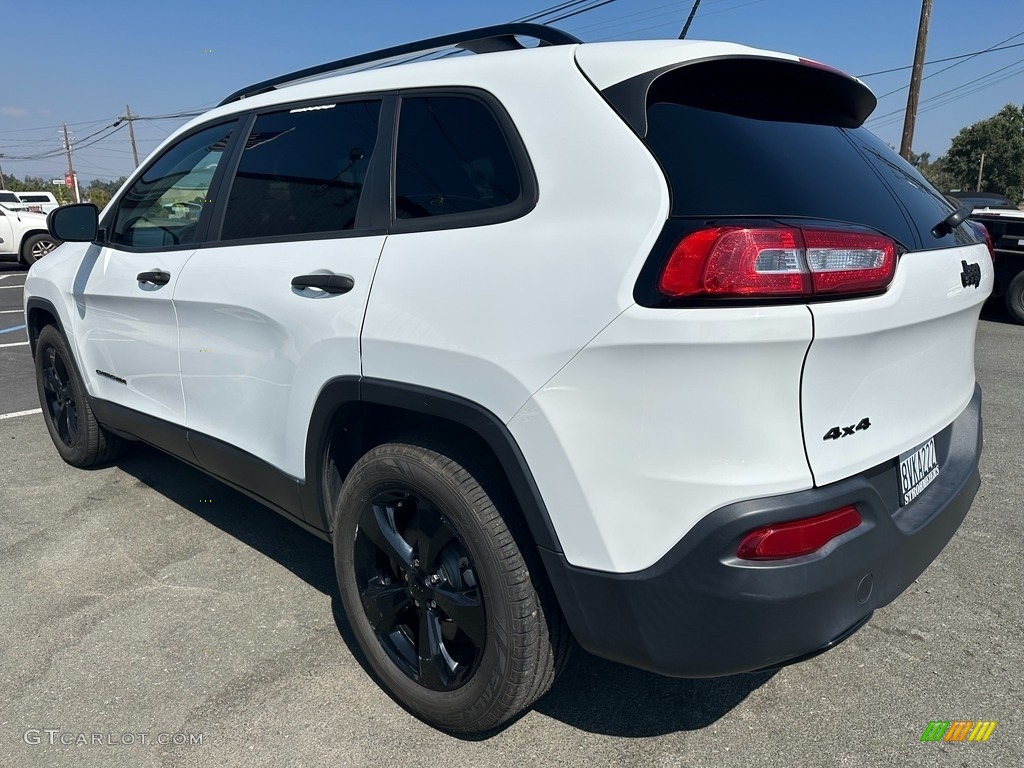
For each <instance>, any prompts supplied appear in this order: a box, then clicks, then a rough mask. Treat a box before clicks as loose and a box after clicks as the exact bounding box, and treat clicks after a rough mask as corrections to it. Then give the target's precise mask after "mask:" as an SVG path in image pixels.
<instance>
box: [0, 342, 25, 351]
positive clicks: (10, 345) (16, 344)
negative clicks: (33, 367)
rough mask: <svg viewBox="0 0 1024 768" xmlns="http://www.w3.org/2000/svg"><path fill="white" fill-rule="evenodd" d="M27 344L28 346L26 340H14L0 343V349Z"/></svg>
mask: <svg viewBox="0 0 1024 768" xmlns="http://www.w3.org/2000/svg"><path fill="white" fill-rule="evenodd" d="M27 346H28V342H27V341H16V342H14V343H13V344H0V349H3V348H4V347H27Z"/></svg>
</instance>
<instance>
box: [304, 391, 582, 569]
mask: <svg viewBox="0 0 1024 768" xmlns="http://www.w3.org/2000/svg"><path fill="white" fill-rule="evenodd" d="M359 403H366V404H372V405H379V406H385V407H388V408H394V409H398V410H403V411H410V412H412V413H415V414H418V415H421V416H429V417H433V418H436V419H441V420H444V421H448V422H452V423H454V424H458V425H459V426H461V427H463V428H466V429H469V430H470V431H472V432H473V433H475V434H476V435H477V437H479V438H480V439H481V440H483V441H484V443H486V445H487V446H488V447H489V448H490V449H491V451H492V452H493V454H494V456H495V457H496V459H497V460H498V462H499V464H500V465H501V469H502V471H503V472H504V473H505V475H506V477H507V478H508V481H509V485H510V486H511V488H512V492H513V494H514V495H515V497H516V501H517V502H518V504H519V508H520V509H521V510H522V513H523V517H524V519H525V520H526V524H527V525H528V526H529V528H530V533H531V534H532V535H533V539H534V542H535V543H536V544H537V545H538V546H540V547H544V548H545V549H548V550H550V551H553V552H561V551H562V547H561V544H560V543H559V541H558V536H557V535H556V534H555V530H554V527H553V526H552V525H551V519H550V517H549V515H548V511H547V507H546V506H545V504H544V499H543V498H542V497H541V494H540V489H539V488H538V487H537V483H536V481H535V480H534V478H533V473H532V472H531V471H530V468H529V465H528V464H527V462H526V459H525V457H524V456H523V453H522V451H521V450H520V448H519V445H518V443H516V441H515V438H513V437H512V434H511V433H510V432H509V430H508V428H507V427H506V426H505V424H504V423H502V421H501V420H500V419H499V418H498V417H497V416H495V415H494V414H493V413H491V412H490V411H489V410H487V409H486V408H484V407H483V406H481V405H479V404H478V403H475V402H473V401H471V400H467V399H465V398H462V397H459V396H457V395H452V394H450V393H447V392H442V391H439V390H435V389H429V388H426V387H418V386H415V385H413V384H406V383H403V382H396V381H388V380H385V379H375V378H369V377H362V378H361V377H356V376H345V377H339V378H337V379H332V380H331V381H329V382H328V383H327V384H325V385H324V387H323V389H322V390H321V391H320V395H319V397H318V398H317V402H316V405H315V406H314V408H313V414H312V417H311V418H310V426H309V431H308V432H307V437H306V482H305V483H303V484H302V485H301V486H300V488H299V496H300V499H301V503H302V509H303V513H304V516H305V518H306V521H307V522H308V523H310V524H313V525H317V526H318V527H322V528H323V529H324V530H327V529H329V521H328V520H327V519H325V516H326V515H327V514H328V505H327V503H326V498H327V495H326V492H325V489H324V487H323V471H322V465H321V459H322V457H323V455H324V452H325V450H326V447H327V444H328V441H329V439H330V436H331V430H332V427H333V425H334V422H335V418H336V417H337V416H338V414H339V413H341V412H342V409H344V408H345V407H346V406H352V405H357V404H359Z"/></svg>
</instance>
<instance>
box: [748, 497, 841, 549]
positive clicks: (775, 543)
mask: <svg viewBox="0 0 1024 768" xmlns="http://www.w3.org/2000/svg"><path fill="white" fill-rule="evenodd" d="M860 524H861V516H860V513H859V512H858V511H857V508H856V507H853V506H849V507H841V508H840V509H836V510H834V511H832V512H827V513H825V514H824V515H816V516H815V517H807V518H804V519H803V520H792V521H790V522H786V523H776V524H775V525H766V526H764V527H763V528H757V529H755V530H753V531H751V532H750V533H748V534H747V535H746V536H744V537H743V541H741V542H740V546H739V548H738V549H737V550H736V555H737V556H738V557H740V558H742V559H743V560H783V559H785V558H790V557H800V556H801V555H809V554H810V553H811V552H815V551H817V550H819V549H821V548H822V547H823V546H825V545H826V544H828V543H829V542H830V541H832V539H834V538H836V537H837V536H842V535H843V534H844V533H846V532H847V531H852V530H853V529H854V528H856V527H857V526H858V525H860Z"/></svg>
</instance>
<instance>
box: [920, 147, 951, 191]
mask: <svg viewBox="0 0 1024 768" xmlns="http://www.w3.org/2000/svg"><path fill="white" fill-rule="evenodd" d="M931 157H932V156H931V154H930V153H928V152H922V153H921V154H920V155H919V154H917V153H916V152H914V151H913V150H911V152H910V164H911V165H912V166H914V167H915V168H917V170H919V171H920V172H921V175H922V176H924V177H925V178H926V179H928V181H930V182H931V184H932V186H933V187H935V188H936V189H937V190H939V191H940V192H946V191H948V190H950V189H953V188H954V187H955V186H956V182H955V181H954V180H953V178H952V176H951V175H950V174H949V172H948V171H947V170H946V159H945V158H944V157H940V158H939V159H938V160H935V161H932V159H931Z"/></svg>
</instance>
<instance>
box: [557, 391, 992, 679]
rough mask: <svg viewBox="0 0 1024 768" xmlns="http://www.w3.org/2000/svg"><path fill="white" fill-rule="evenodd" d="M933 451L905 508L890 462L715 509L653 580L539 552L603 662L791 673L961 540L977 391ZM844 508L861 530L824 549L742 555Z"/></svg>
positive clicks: (971, 474) (666, 669)
mask: <svg viewBox="0 0 1024 768" xmlns="http://www.w3.org/2000/svg"><path fill="white" fill-rule="evenodd" d="M935 445H936V451H937V453H938V456H939V466H940V467H941V474H940V475H939V476H938V478H936V480H935V481H934V482H933V483H932V484H931V485H930V486H929V487H928V488H927V489H926V490H925V491H924V492H923V493H922V494H921V495H920V496H919V497H918V498H917V499H915V500H914V502H913V503H911V504H909V505H907V506H905V507H900V506H899V478H898V475H897V471H898V468H897V462H896V460H895V459H893V460H891V461H887V462H885V463H884V464H881V465H879V466H877V467H874V468H873V469H871V470H869V471H867V472H864V473H862V474H860V475H858V476H856V477H852V478H848V479H846V480H842V481H840V482H837V483H833V484H831V485H827V486H824V487H821V488H813V489H810V490H807V491H800V492H798V493H790V494H785V495H781V496H773V497H768V498H763V499H754V500H750V501H743V502H739V503H736V504H730V505H729V506H727V507H723V508H722V509H719V510H716V511H715V512H713V513H711V514H709V515H708V516H707V517H705V518H704V519H703V520H701V521H700V522H699V523H698V524H697V525H696V526H694V528H693V529H692V530H691V531H690V532H689V533H688V534H687V535H686V536H685V537H684V538H683V539H682V540H681V541H680V542H679V543H678V544H677V545H676V546H675V547H673V549H672V550H671V551H669V552H668V554H666V555H665V556H664V557H663V558H662V559H661V560H660V561H658V562H657V563H655V564H654V565H652V566H651V567H649V568H647V569H645V570H643V571H637V572H634V573H607V572H603V571H594V570H589V569H584V568H577V567H575V566H573V565H570V564H569V563H568V562H567V561H566V560H565V556H564V555H562V554H560V553H555V552H551V551H548V550H543V549H542V550H541V555H542V558H543V560H544V564H545V567H546V568H547V571H548V574H549V575H550V577H551V580H552V583H553V585H554V588H555V591H556V594H557V595H558V598H559V602H560V604H561V606H562V610H563V612H564V613H565V616H566V619H567V620H568V622H569V625H570V627H571V628H572V630H573V633H574V634H575V636H576V639H577V640H578V641H579V642H580V644H581V645H582V646H583V647H584V648H586V649H587V650H588V651H590V652H591V653H594V654H596V655H598V656H603V657H605V658H608V659H612V660H613V661H618V662H622V663H624V664H629V665H631V666H635V667H640V668H642V669H647V670H650V671H652V672H657V673H660V674H663V675H669V676H672V677H716V676H721V675H730V674H735V673H739V672H751V671H756V670H763V669H769V668H773V667H778V666H782V665H784V664H788V663H793V662H794V661H799V660H802V659H805V658H809V657H811V656H815V655H817V654H818V653H820V652H822V651H824V650H827V649H828V648H830V647H832V646H834V645H835V644H837V643H838V642H840V641H841V640H843V639H845V638H846V637H848V636H849V635H851V634H852V633H853V632H854V631H856V629H858V628H859V627H860V626H862V625H863V624H864V623H865V622H866V621H867V619H868V618H869V617H870V616H871V613H872V612H873V611H874V610H876V609H878V608H881V607H882V606H885V605H887V604H888V603H890V602H891V601H892V600H894V599H895V598H896V597H897V596H898V595H899V594H900V593H902V592H903V591H904V590H905V589H906V588H907V587H908V586H909V585H910V584H911V583H912V582H913V581H914V579H916V578H917V577H918V576H919V575H920V574H921V572H922V571H924V569H925V568H927V567H928V565H929V564H930V563H931V562H932V561H933V560H934V559H935V558H936V556H937V555H938V554H939V553H940V552H941V551H942V549H943V548H944V547H945V546H946V544H947V543H948V542H949V540H950V539H951V538H952V536H953V534H954V533H956V531H957V529H958V528H959V527H960V524H961V522H963V519H964V517H965V516H966V515H967V510H968V509H969V508H970V506H971V503H972V502H973V500H974V496H975V494H976V493H977V491H978V487H979V485H980V476H979V473H978V460H979V458H980V456H981V445H982V425H981V390H980V389H978V388H976V389H975V392H974V397H973V398H972V400H971V402H970V404H969V405H968V407H967V408H966V409H965V410H964V412H963V413H962V414H961V415H960V416H959V417H958V418H957V419H956V420H955V421H954V422H953V423H952V424H950V425H949V426H948V427H947V428H946V429H944V430H943V431H942V432H940V433H939V434H938V435H936V437H935ZM848 504H852V505H855V506H856V507H857V509H858V511H859V512H860V514H861V517H862V518H863V523H862V524H861V525H860V526H859V527H858V528H856V529H855V530H853V531H850V532H849V533H847V534H844V535H843V536H841V537H839V538H837V539H835V540H834V541H832V542H829V544H827V545H826V546H825V547H824V548H822V549H821V550H819V551H817V552H814V553H812V554H810V555H806V556H803V557H799V558H792V559H789V560H781V561H763V562H754V561H745V560H740V559H738V558H737V557H736V548H737V546H738V544H739V542H740V541H741V540H742V538H743V537H744V536H745V535H746V534H747V533H748V532H750V531H751V530H753V529H754V528H758V527H760V526H762V525H769V524H772V523H778V522H782V521H785V520H793V519H797V518H803V517H811V516H814V515H819V514H822V513H825V512H828V511H831V510H834V509H837V508H839V507H842V506H845V505H848Z"/></svg>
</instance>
